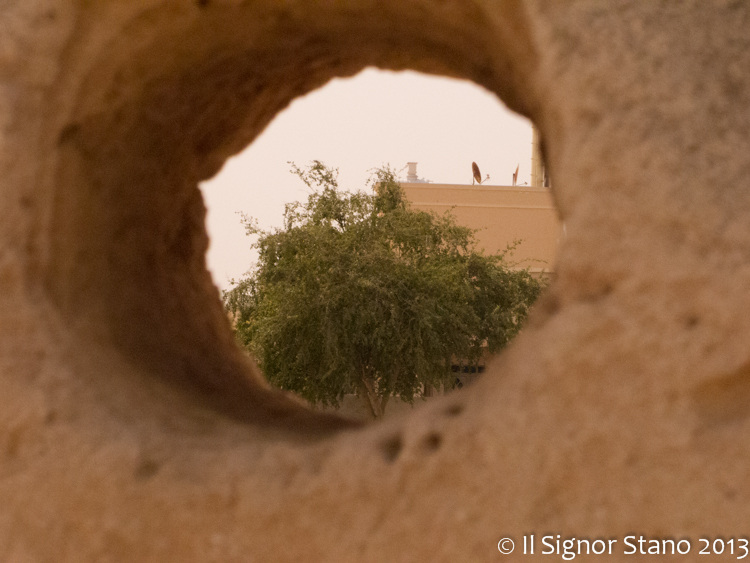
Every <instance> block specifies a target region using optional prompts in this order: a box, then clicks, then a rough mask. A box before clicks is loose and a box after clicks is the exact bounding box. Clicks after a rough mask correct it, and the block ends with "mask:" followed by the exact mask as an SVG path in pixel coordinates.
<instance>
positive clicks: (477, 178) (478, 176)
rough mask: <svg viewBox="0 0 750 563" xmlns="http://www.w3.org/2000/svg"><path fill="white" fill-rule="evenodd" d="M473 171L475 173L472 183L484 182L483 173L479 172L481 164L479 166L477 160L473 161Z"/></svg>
mask: <svg viewBox="0 0 750 563" xmlns="http://www.w3.org/2000/svg"><path fill="white" fill-rule="evenodd" d="M471 172H472V174H474V180H473V181H472V182H471V183H472V184H473V183H474V182H476V183H477V184H481V183H482V174H481V173H480V172H479V166H477V163H476V162H472V163H471Z"/></svg>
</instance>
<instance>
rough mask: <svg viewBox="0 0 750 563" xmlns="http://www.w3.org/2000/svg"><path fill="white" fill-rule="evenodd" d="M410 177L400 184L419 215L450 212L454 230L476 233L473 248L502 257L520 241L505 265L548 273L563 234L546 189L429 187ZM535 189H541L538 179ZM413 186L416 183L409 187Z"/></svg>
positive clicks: (533, 271) (421, 181) (477, 185)
mask: <svg viewBox="0 0 750 563" xmlns="http://www.w3.org/2000/svg"><path fill="white" fill-rule="evenodd" d="M410 164H412V165H413V170H414V173H413V174H412V173H411V170H410V174H409V176H407V181H406V182H402V183H401V187H402V188H403V189H404V193H405V195H406V197H407V199H408V200H409V201H410V202H411V204H412V205H413V206H414V207H415V208H417V209H421V210H424V211H433V212H435V213H437V214H443V213H445V212H446V211H450V212H451V213H452V214H453V215H454V216H455V218H456V221H457V222H458V223H459V224H460V225H464V226H466V227H471V228H472V229H478V231H477V233H476V239H477V246H478V247H479V248H483V249H484V250H485V252H487V253H496V252H501V251H503V250H504V249H505V248H506V247H507V246H508V245H509V244H513V242H514V241H518V240H520V241H521V242H520V243H519V244H518V246H517V247H516V249H515V250H514V251H513V255H512V256H511V257H510V260H511V261H512V262H514V263H515V265H516V267H518V268H529V270H530V271H531V272H532V273H536V274H539V275H542V274H543V273H553V272H554V268H555V258H556V255H557V247H558V245H559V242H560V238H561V237H562V234H563V230H562V225H561V223H560V220H559V219H558V216H557V211H556V210H555V206H554V203H553V201H552V195H551V193H550V189H549V188H546V187H543V186H542V185H538V186H534V185H531V186H490V185H479V184H475V185H464V184H433V183H431V182H426V181H424V180H419V179H418V178H417V177H416V163H410ZM539 176H540V182H539V183H540V184H541V176H542V174H540V175H539ZM415 180H416V181H415Z"/></svg>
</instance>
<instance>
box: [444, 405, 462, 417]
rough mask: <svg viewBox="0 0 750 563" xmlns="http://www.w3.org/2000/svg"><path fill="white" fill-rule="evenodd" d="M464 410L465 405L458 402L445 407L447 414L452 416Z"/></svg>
mask: <svg viewBox="0 0 750 563" xmlns="http://www.w3.org/2000/svg"><path fill="white" fill-rule="evenodd" d="M462 412H464V406H463V405H461V404H458V403H456V404H455V405H451V406H449V407H448V408H447V409H445V415H446V416H450V417H453V416H458V415H460V414H461V413H462Z"/></svg>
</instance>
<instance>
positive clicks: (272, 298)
mask: <svg viewBox="0 0 750 563" xmlns="http://www.w3.org/2000/svg"><path fill="white" fill-rule="evenodd" d="M292 170H293V172H295V173H296V174H297V175H298V176H299V177H300V178H301V179H302V181H303V182H304V183H305V184H306V185H307V186H308V187H309V188H311V189H312V193H311V194H310V195H309V197H308V199H307V202H306V203H300V202H295V203H291V204H287V205H286V208H285V211H284V226H283V228H280V229H274V230H271V231H263V230H261V229H259V228H258V226H257V223H256V222H255V221H254V220H252V219H251V218H249V217H247V216H245V215H243V223H244V225H245V228H246V230H247V233H248V234H251V235H258V236H259V238H258V240H257V242H256V243H255V244H254V246H255V248H257V250H258V252H259V258H258V262H257V263H256V264H255V266H254V267H253V268H252V269H251V270H250V271H249V272H248V274H247V275H246V277H245V278H243V279H241V280H239V281H232V284H233V287H232V289H230V290H229V291H227V292H225V293H224V296H223V298H224V303H225V306H226V308H227V310H228V311H229V312H230V313H232V315H233V317H234V319H235V328H236V335H237V338H238V339H239V341H240V342H241V343H242V345H243V346H245V347H247V349H248V350H249V351H250V352H251V353H252V354H253V356H254V357H255V358H256V359H257V361H258V364H259V366H260V368H261V370H262V371H263V373H264V374H265V376H266V377H267V378H268V380H269V381H270V382H271V384H273V385H275V386H277V387H280V388H282V389H287V390H290V391H293V392H295V393H297V394H299V395H301V396H302V397H304V398H305V399H307V400H308V401H310V402H311V403H313V404H323V405H333V406H337V405H338V404H339V403H340V401H341V399H342V398H343V396H344V394H346V393H356V394H357V395H359V396H360V397H361V398H362V400H363V401H364V402H365V403H366V406H367V408H368V411H369V412H370V413H371V414H372V415H373V416H375V417H379V416H382V414H383V412H384V410H385V407H386V404H387V402H388V399H389V398H390V397H391V396H398V397H399V398H400V399H401V400H404V401H409V402H411V401H413V400H414V397H415V396H418V395H419V394H421V392H422V391H423V389H424V388H425V386H427V385H430V386H434V387H439V386H440V385H441V384H444V385H447V386H452V382H453V381H454V379H455V374H453V373H452V371H451V364H452V362H454V361H455V360H457V359H460V360H463V361H466V362H472V361H476V360H477V359H478V358H479V357H480V356H481V355H482V353H483V352H484V351H487V352H489V353H493V352H497V351H498V350H500V349H501V348H503V347H504V346H505V345H506V344H507V343H508V342H509V341H510V340H511V339H512V338H513V337H514V336H515V335H516V334H517V333H518V331H519V329H520V328H521V326H522V324H523V321H524V320H525V318H526V316H527V313H528V310H529V307H530V306H531V304H532V303H533V301H534V300H535V299H536V297H537V296H538V295H539V293H540V291H541V289H542V284H541V283H540V282H539V281H538V280H536V279H534V278H533V277H532V276H531V275H530V274H529V273H528V271H526V270H514V269H512V268H511V267H510V265H509V264H508V263H507V262H506V254H507V251H506V252H504V253H501V254H497V255H485V254H484V253H482V252H478V251H475V250H474V248H473V245H474V231H473V230H472V229H468V228H466V227H462V226H459V225H457V224H456V222H455V220H454V219H453V218H452V216H450V215H449V214H446V215H443V216H437V215H435V214H431V213H426V212H423V211H418V210H415V209H412V208H411V207H410V206H409V204H408V202H407V201H406V199H405V198H404V194H403V191H402V189H401V186H400V185H399V184H398V182H397V180H396V177H395V174H394V173H393V171H392V170H390V169H388V168H385V169H381V170H378V171H376V172H375V173H374V175H373V177H372V178H371V180H370V185H371V188H372V190H371V192H372V193H364V192H353V193H349V192H345V191H343V190H341V189H340V188H339V187H338V182H337V172H336V171H335V170H332V169H330V168H328V167H326V166H325V165H323V164H322V163H320V162H318V161H314V162H313V163H312V164H311V165H310V166H309V167H308V168H306V169H300V168H298V167H296V166H295V165H292Z"/></svg>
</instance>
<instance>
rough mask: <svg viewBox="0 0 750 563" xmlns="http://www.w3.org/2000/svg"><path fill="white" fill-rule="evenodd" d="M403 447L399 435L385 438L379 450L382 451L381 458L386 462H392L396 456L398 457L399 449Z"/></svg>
mask: <svg viewBox="0 0 750 563" xmlns="http://www.w3.org/2000/svg"><path fill="white" fill-rule="evenodd" d="M403 447H404V443H403V440H402V439H401V436H399V435H396V436H391V437H390V438H388V439H387V440H385V441H384V442H383V443H382V444H381V446H380V450H381V452H382V453H383V458H384V459H385V461H387V462H388V463H393V462H394V461H396V458H398V456H399V454H400V453H401V450H402V449H403Z"/></svg>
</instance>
